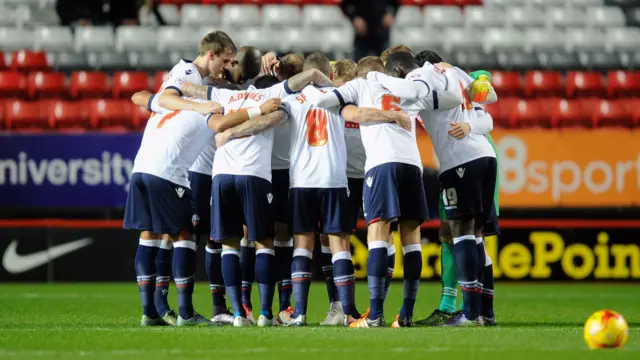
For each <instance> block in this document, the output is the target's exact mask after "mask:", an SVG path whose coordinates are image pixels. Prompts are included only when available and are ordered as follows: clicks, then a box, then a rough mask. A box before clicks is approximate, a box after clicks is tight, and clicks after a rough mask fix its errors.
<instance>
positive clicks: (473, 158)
mask: <svg viewBox="0 0 640 360" xmlns="http://www.w3.org/2000/svg"><path fill="white" fill-rule="evenodd" d="M385 70H386V72H387V73H388V74H392V75H393V76H396V77H400V78H406V79H408V80H412V81H414V82H417V83H420V82H424V83H427V84H430V86H429V88H430V89H433V90H435V91H438V90H441V89H443V88H446V87H451V89H452V91H455V90H459V91H460V94H464V92H463V89H464V88H465V87H466V85H468V84H470V83H471V82H472V81H473V80H472V79H470V78H468V76H466V74H465V73H463V72H462V71H461V70H459V69H457V68H453V67H451V65H448V64H445V63H440V64H437V65H432V64H425V66H423V67H419V66H418V65H417V63H416V61H415V59H414V58H413V57H412V56H410V55H409V54H405V53H395V54H392V55H390V56H389V60H388V62H387V66H386V68H385ZM434 70H435V71H434ZM437 73H441V74H446V75H451V74H456V75H457V77H458V80H451V79H449V78H447V79H448V80H447V81H443V80H442V77H439V76H437ZM465 76H466V77H465ZM379 80H380V81H381V83H382V84H383V85H385V87H387V88H389V89H391V91H392V92H394V93H396V90H397V91H406V87H403V88H400V87H397V88H396V87H394V85H393V84H389V83H385V81H384V80H381V79H379ZM452 85H458V86H457V87H456V86H452ZM456 88H459V89H456ZM435 100H436V98H435V97H434V98H431V97H428V96H426V97H421V100H419V101H417V102H416V103H414V106H412V107H411V109H410V110H411V111H417V112H418V113H419V118H420V120H421V121H422V123H423V125H424V127H425V129H426V130H427V132H428V133H429V136H430V138H431V139H432V141H433V145H434V149H435V152H436V155H437V156H438V160H439V161H440V176H439V177H440V183H441V188H442V200H443V203H444V208H445V211H446V213H447V218H448V225H449V230H450V231H451V235H452V237H453V244H454V245H453V252H454V256H455V258H456V260H457V261H456V270H457V277H458V282H459V283H460V285H461V287H462V291H463V299H464V311H463V312H462V313H461V314H459V315H457V316H455V317H453V318H451V319H450V320H449V321H448V322H447V323H446V324H445V325H447V326H474V325H477V324H482V318H481V317H480V310H479V306H480V293H481V289H482V285H480V284H481V283H482V277H483V275H484V268H485V258H486V255H485V250H484V245H483V241H482V237H478V236H477V235H478V233H480V232H481V231H482V229H483V227H484V225H485V223H486V222H488V221H489V220H490V219H491V216H492V212H493V200H494V192H495V183H496V169H497V162H496V156H495V152H494V150H493V148H492V147H491V145H490V144H489V142H488V141H487V138H486V136H485V134H486V133H487V132H488V131H490V130H491V128H492V126H493V125H492V123H491V122H488V121H487V118H486V117H479V116H478V114H477V112H476V110H475V109H474V107H473V104H472V103H471V102H470V101H469V99H468V97H467V96H464V102H463V103H462V105H461V106H456V107H455V108H453V109H451V110H448V111H438V112H433V111H425V109H428V108H430V107H431V106H432V105H434V104H435ZM429 102H432V103H429ZM462 123H467V124H470V125H467V126H468V127H469V130H470V132H469V133H468V134H467V135H466V136H460V135H459V134H457V131H455V130H454V131H452V129H453V128H462V127H463V125H462ZM467 126H464V127H465V128H466V127H467Z"/></svg>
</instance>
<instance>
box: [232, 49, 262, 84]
mask: <svg viewBox="0 0 640 360" xmlns="http://www.w3.org/2000/svg"><path fill="white" fill-rule="evenodd" d="M261 60H262V53H260V50H258V49H256V48H254V47H253V46H243V47H241V48H240V49H239V50H238V53H236V61H237V62H238V67H239V68H240V74H241V76H242V77H243V78H244V79H245V80H248V79H253V78H254V77H256V76H258V74H260V66H261Z"/></svg>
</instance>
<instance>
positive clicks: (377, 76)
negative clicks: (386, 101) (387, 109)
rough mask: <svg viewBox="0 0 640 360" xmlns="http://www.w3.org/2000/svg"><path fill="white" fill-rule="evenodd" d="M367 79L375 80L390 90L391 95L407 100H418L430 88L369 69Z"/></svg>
mask: <svg viewBox="0 0 640 360" xmlns="http://www.w3.org/2000/svg"><path fill="white" fill-rule="evenodd" d="M367 79H368V80H372V81H375V82H377V83H378V84H380V85H382V86H384V87H385V88H386V89H387V90H389V91H391V93H393V95H395V96H397V97H399V98H402V99H407V100H418V99H422V98H423V97H425V96H427V95H429V93H430V92H431V88H430V87H429V86H428V85H427V86H426V87H424V86H420V85H419V84H418V83H416V82H414V81H411V80H406V79H402V78H397V77H393V76H389V75H387V74H383V73H381V72H378V71H371V72H369V73H368V74H367Z"/></svg>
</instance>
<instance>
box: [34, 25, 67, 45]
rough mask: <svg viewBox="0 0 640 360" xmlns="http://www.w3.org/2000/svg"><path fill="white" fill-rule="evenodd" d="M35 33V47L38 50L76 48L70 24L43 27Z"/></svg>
mask: <svg viewBox="0 0 640 360" xmlns="http://www.w3.org/2000/svg"><path fill="white" fill-rule="evenodd" d="M34 35H35V42H34V48H35V49H37V50H45V51H70V50H73V48H74V40H73V34H72V33H71V28H69V27H68V26H61V27H57V26H54V27H46V26H45V27H41V28H39V29H36V31H35V32H34Z"/></svg>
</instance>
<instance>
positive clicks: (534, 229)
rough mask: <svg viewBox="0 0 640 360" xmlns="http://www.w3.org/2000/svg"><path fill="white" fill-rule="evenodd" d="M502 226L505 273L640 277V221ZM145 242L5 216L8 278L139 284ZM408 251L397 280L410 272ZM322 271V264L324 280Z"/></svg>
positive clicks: (432, 254) (431, 254)
mask: <svg viewBox="0 0 640 360" xmlns="http://www.w3.org/2000/svg"><path fill="white" fill-rule="evenodd" d="M361 225H362V224H361ZM438 226H439V223H438V222H437V221H431V222H429V223H427V224H425V225H424V226H423V230H422V241H423V253H422V255H423V259H424V267H423V270H422V275H423V278H424V279H427V280H438V279H439V274H440V258H439V257H440V244H439V243H438V241H437V235H438V231H437V228H438ZM501 226H502V235H501V236H500V237H499V238H496V237H489V238H488V239H487V249H488V252H489V254H490V255H491V257H492V258H493V263H494V269H495V273H496V276H497V278H498V279H501V280H535V281H544V280H555V281H562V280H584V281H603V280H606V281H612V280H619V281H638V280H640V247H639V246H638V240H640V221H635V220H619V221H617V220H611V221H609V220H600V221H598V220H588V221H586V220H511V219H508V220H507V219H505V220H502V221H501ZM365 240H366V230H363V229H362V230H358V231H357V232H356V233H355V234H354V235H353V236H352V237H351V244H352V249H353V259H354V263H355V265H356V276H357V277H358V278H360V279H364V278H366V261H367V246H366V242H365ZM396 241H397V238H396ZM137 242H138V235H137V234H136V233H135V232H130V231H124V230H121V229H120V221H84V220H75V221H74V220H31V221H30V220H24V221H10V220H0V254H1V256H2V266H1V269H0V281H132V282H133V281H134V280H135V274H134V267H133V258H134V255H135V251H136V246H137ZM316 250H318V249H316ZM198 254H199V258H198V262H199V266H198V274H197V278H198V280H206V276H205V273H204V250H203V249H201V250H200V251H198ZM401 254H402V252H401V251H398V252H397V253H396V257H397V258H396V270H395V273H394V277H395V278H402V255H401ZM316 258H317V257H316ZM320 274H321V272H320V271H319V269H318V268H316V271H315V273H314V275H315V276H316V278H319V277H320Z"/></svg>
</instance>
